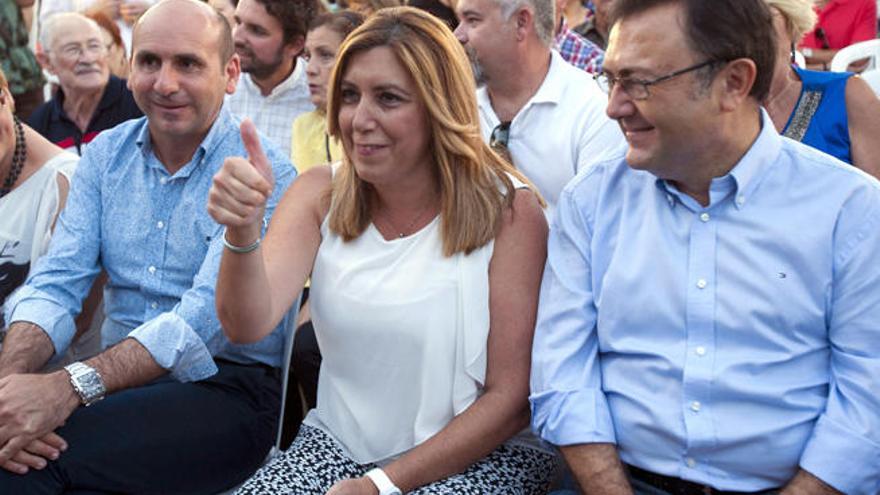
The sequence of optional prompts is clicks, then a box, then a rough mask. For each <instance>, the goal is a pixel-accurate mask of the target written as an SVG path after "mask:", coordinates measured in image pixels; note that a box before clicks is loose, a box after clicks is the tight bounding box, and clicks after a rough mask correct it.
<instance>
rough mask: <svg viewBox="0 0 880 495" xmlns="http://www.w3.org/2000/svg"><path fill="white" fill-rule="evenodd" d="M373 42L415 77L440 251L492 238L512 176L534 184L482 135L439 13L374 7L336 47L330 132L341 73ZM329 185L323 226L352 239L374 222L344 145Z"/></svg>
mask: <svg viewBox="0 0 880 495" xmlns="http://www.w3.org/2000/svg"><path fill="white" fill-rule="evenodd" d="M376 47H388V48H390V49H391V50H392V51H393V52H394V54H395V55H396V57H397V59H398V61H400V63H401V65H402V66H403V67H404V68H405V69H406V71H407V72H409V74H410V75H411V76H412V78H413V81H415V86H416V92H417V94H418V96H419V98H420V99H421V101H422V102H423V103H424V106H425V109H426V111H427V114H428V115H427V120H428V126H429V129H430V132H431V136H430V138H429V156H431V157H432V158H433V162H434V168H435V173H436V176H437V178H438V183H439V185H440V222H441V224H440V229H441V230H440V231H441V236H442V239H443V254H444V255H445V256H452V255H454V254H456V253H465V254H469V253H470V252H472V251H474V250H475V249H477V248H480V247H482V246H484V245H485V244H486V243H488V242H489V241H491V240H492V239H493V238H494V237H495V235H496V233H497V231H498V228H499V226H500V223H501V219H502V214H503V212H504V209H505V208H509V207H510V206H511V204H512V202H513V194H514V186H513V181H512V180H511V179H510V177H511V176H513V177H515V178H517V179H518V180H520V181H522V182H524V183H526V184H529V186H530V187H531V189H532V191H534V192H536V189H535V188H534V186H531V184H530V183H529V181H528V179H526V178H525V176H523V175H522V174H521V173H520V172H519V171H517V170H516V169H515V168H513V166H512V165H510V164H509V163H508V162H507V161H506V160H505V159H503V158H501V157H500V156H499V155H498V154H496V153H495V152H494V151H493V150H492V149H491V148H490V147H489V146H488V145H487V144H485V143H484V142H483V140H482V138H481V136H480V124H479V116H478V114H477V102H476V96H475V95H476V89H475V85H474V76H473V72H472V71H471V66H470V63H469V62H468V59H467V56H466V55H465V52H464V49H463V48H462V46H461V44H460V43H459V42H458V40H457V39H456V38H455V37H454V36H453V34H452V31H450V30H449V27H447V26H446V25H445V24H443V23H442V22H441V21H440V20H438V19H436V18H435V17H434V16H432V15H430V14H428V13H425V12H424V11H421V10H418V9H415V8H412V7H395V8H388V9H382V10H380V11H378V12H376V13H375V14H373V15H372V16H371V17H369V18H368V19H367V21H366V22H365V23H364V24H363V25H361V26H360V27H358V28H357V29H356V30H355V31H353V32H352V33H351V34H350V35H349V36H348V38H346V40H345V42H344V43H343V44H342V46H341V47H340V50H339V54H338V55H337V62H336V67H335V68H334V69H333V73H332V74H331V76H330V84H329V87H328V89H329V91H328V96H329V100H328V102H327V115H328V122H327V129H328V132H329V133H330V134H331V135H333V136H334V137H335V138H337V139H341V131H340V127H339V109H340V105H341V99H342V95H341V92H342V91H341V86H342V78H343V76H344V74H345V73H346V70H347V68H348V66H349V64H350V63H351V59H352V57H354V56H355V55H356V54H358V53H362V52H365V51H367V50H370V49H372V48H376ZM331 187H332V190H331V197H332V198H333V200H332V206H331V210H330V214H329V215H330V219H329V227H330V229H331V230H332V231H333V232H335V233H336V234H338V235H339V236H341V237H342V238H343V239H344V240H346V241H350V240H352V239H355V238H357V237H358V236H360V235H361V234H362V233H363V232H364V230H366V228H367V227H368V226H369V224H370V222H371V221H372V218H371V211H372V210H371V207H372V202H373V189H372V186H371V185H370V184H369V183H367V182H365V181H363V180H361V179H360V178H359V177H358V175H357V173H356V172H355V168H354V165H353V164H352V161H351V157H350V156H349V155H348V152H347V151H346V152H344V153H343V159H342V166H341V167H340V168H339V170H338V172H337V173H336V174H335V176H334V178H333V183H332V186H331ZM536 193H537V192H536ZM539 201H541V203H542V204H543V200H541V199H539Z"/></svg>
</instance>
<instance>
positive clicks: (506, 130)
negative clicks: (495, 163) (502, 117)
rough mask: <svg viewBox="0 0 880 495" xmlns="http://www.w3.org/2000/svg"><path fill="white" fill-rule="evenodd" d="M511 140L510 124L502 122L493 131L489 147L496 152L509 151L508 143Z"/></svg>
mask: <svg viewBox="0 0 880 495" xmlns="http://www.w3.org/2000/svg"><path fill="white" fill-rule="evenodd" d="M508 140H510V122H502V123H500V124H498V125H496V126H495V128H494V129H492V135H491V136H490V137H489V146H491V147H492V148H494V149H495V150H496V151H497V150H499V149H504V150H506V149H507V141H508Z"/></svg>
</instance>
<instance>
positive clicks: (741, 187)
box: [657, 108, 782, 210]
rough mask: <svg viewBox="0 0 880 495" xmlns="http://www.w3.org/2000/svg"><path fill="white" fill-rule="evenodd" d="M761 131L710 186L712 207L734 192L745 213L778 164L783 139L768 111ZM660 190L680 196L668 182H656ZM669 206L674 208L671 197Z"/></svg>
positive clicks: (737, 203) (738, 204)
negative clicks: (765, 179) (767, 175)
mask: <svg viewBox="0 0 880 495" xmlns="http://www.w3.org/2000/svg"><path fill="white" fill-rule="evenodd" d="M760 118H761V130H760V132H759V133H758V137H757V139H755V141H754V142H753V143H752V145H751V146H750V147H749V149H748V151H746V153H745V154H744V155H743V156H742V158H740V160H739V161H738V162H737V163H736V165H734V167H733V168H732V169H731V170H730V172H728V173H727V174H725V175H724V176H722V177H716V178H714V179H712V183H711V184H710V186H709V194H710V198H711V200H712V201H711V202H710V205H713V204H715V202H716V201H717V200H718V199H721V198H723V197H726V196H727V195H729V193H730V192H731V191H734V192H735V193H736V196H735V198H734V205H735V207H736V208H737V209H738V210H739V209H742V208H743V207H744V206H745V205H746V204H747V203H748V201H749V199H750V198H751V196H752V194H753V193H754V192H755V190H756V189H757V187H758V185H759V184H760V182H761V180H762V179H763V178H764V177H765V176H766V174H767V170H768V168H769V167H770V166H772V165H773V163H775V162H776V159H777V157H778V156H779V153H780V150H781V149H782V136H780V135H779V133H778V132H776V127H774V125H773V121H772V120H770V115H769V114H768V113H767V111H766V110H764V109H763V108H761V115H760ZM657 186H658V187H659V188H661V189H662V190H663V191H664V192H665V193H667V194H675V195H676V196H679V198H680V199H681V196H680V195H679V193H678V191H677V190H676V189H675V188H674V187H673V186H672V185H671V184H669V183H667V182H666V181H665V180H663V179H660V178H657ZM667 198H668V199H670V205H673V204H674V201H672V198H671V196H668V195H667Z"/></svg>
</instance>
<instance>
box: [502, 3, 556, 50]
mask: <svg viewBox="0 0 880 495" xmlns="http://www.w3.org/2000/svg"><path fill="white" fill-rule="evenodd" d="M495 1H496V2H497V3H498V5H499V6H500V7H501V16H502V17H503V18H504V19H505V20H508V19H510V17H511V16H512V15H513V13H514V12H516V11H517V10H519V9H520V8H522V7H528V8H529V9H530V10H531V11H532V14H533V15H534V16H535V33H536V34H537V35H538V38H539V39H540V40H541V41H543V42H544V44H545V45H547V46H550V45H551V44H552V43H553V35H554V34H555V33H556V12H555V9H556V2H555V1H554V0H495Z"/></svg>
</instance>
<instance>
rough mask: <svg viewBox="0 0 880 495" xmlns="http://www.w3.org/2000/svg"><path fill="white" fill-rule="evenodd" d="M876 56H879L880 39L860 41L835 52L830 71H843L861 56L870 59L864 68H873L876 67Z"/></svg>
mask: <svg viewBox="0 0 880 495" xmlns="http://www.w3.org/2000/svg"><path fill="white" fill-rule="evenodd" d="M878 57H880V39H874V40H868V41H861V42H859V43H855V44H852V45H850V46H848V47H846V48H844V49H842V50H840V51H839V52H837V54H836V55H834V58H833V59H831V71H832V72H844V71H846V68H847V67H849V64H851V63H853V62H855V61H857V60H861V59H863V58H869V59H871V60H870V62H869V63H868V66H867V67H866V68H865V70H868V69H874V68H876V67H877V58H878Z"/></svg>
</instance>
